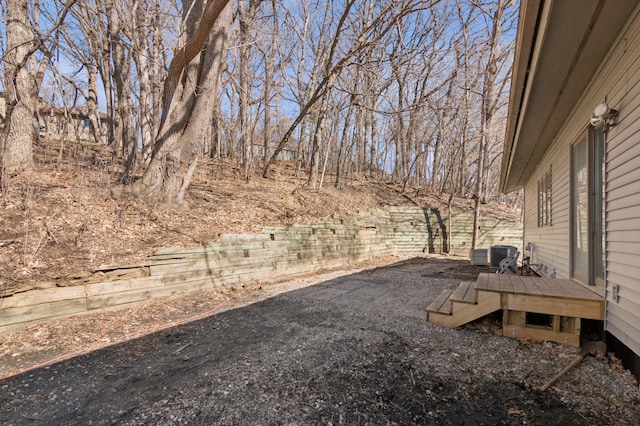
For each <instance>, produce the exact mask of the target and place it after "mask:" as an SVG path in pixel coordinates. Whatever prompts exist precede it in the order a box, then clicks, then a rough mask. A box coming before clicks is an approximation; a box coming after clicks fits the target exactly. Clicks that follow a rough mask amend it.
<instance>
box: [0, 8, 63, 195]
mask: <svg viewBox="0 0 640 426" xmlns="http://www.w3.org/2000/svg"><path fill="white" fill-rule="evenodd" d="M74 2H75V0H67V2H66V3H65V4H62V5H60V4H58V5H57V6H58V8H57V14H56V16H55V18H56V19H57V21H54V22H51V23H50V26H49V29H48V30H47V31H46V32H41V31H40V28H38V25H39V19H40V18H39V13H38V4H36V5H35V9H34V19H33V22H34V24H35V25H36V29H35V30H36V31H37V34H36V32H34V29H33V28H32V27H31V21H30V18H29V2H28V1H27V0H8V1H7V3H6V13H7V21H6V22H7V23H6V44H7V45H6V53H5V58H4V89H5V106H6V111H5V126H4V129H3V131H2V134H1V135H0V185H1V186H2V189H3V194H6V191H7V188H8V180H9V176H10V175H12V174H14V173H20V172H22V171H24V170H28V169H30V168H31V167H32V164H33V154H32V146H33V144H34V143H36V142H37V141H38V135H39V123H38V119H37V115H38V93H39V91H40V85H41V83H42V79H43V78H44V73H45V70H46V69H47V67H48V65H49V61H50V58H51V54H52V52H53V50H54V49H55V47H56V45H57V40H58V39H57V37H54V36H53V35H54V34H55V33H56V32H57V31H58V28H59V27H60V26H61V25H62V24H63V23H64V20H65V18H66V16H67V13H68V12H69V8H70V7H71V6H72V5H73V4H74ZM37 51H40V52H41V53H42V57H41V59H40V62H39V63H38V60H37V58H36V57H35V55H34V54H35V53H36V52H37Z"/></svg>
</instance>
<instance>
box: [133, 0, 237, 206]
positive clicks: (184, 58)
mask: <svg viewBox="0 0 640 426" xmlns="http://www.w3.org/2000/svg"><path fill="white" fill-rule="evenodd" d="M189 6H190V5H185V11H188V13H189V15H187V16H186V19H185V20H186V21H187V22H189V23H191V22H192V19H193V20H194V21H195V23H196V24H195V25H187V26H186V27H187V31H188V35H187V41H186V43H185V46H184V48H183V49H181V50H180V51H178V52H177V53H176V55H175V56H174V58H173V60H172V62H171V64H170V66H169V74H168V76H167V80H166V81H165V87H164V93H163V116H162V120H161V125H160V131H159V133H158V137H157V138H156V142H155V146H154V151H153V154H152V158H151V162H150V163H149V166H148V168H147V170H146V171H145V173H144V175H143V177H142V178H141V179H140V180H139V181H138V182H136V186H135V187H134V190H137V191H138V193H139V194H140V195H141V196H143V197H145V198H151V199H155V200H158V201H161V202H165V203H181V202H182V201H183V200H184V196H185V193H186V190H187V188H188V187H189V184H190V183H191V179H192V177H193V172H194V170H195V166H196V162H197V158H198V154H199V152H200V149H201V146H202V140H203V138H204V136H205V133H206V130H207V127H208V125H209V122H210V120H211V116H212V113H213V110H214V106H215V103H216V102H218V98H219V90H218V89H219V87H218V82H219V81H220V74H221V73H222V68H223V65H224V61H225V58H226V49H225V45H226V41H227V38H228V33H229V28H230V26H231V22H232V12H233V3H231V2H229V1H228V0H209V1H208V2H207V3H206V5H204V11H203V9H202V4H199V3H196V4H194V5H193V6H194V7H193V8H190V7H189ZM198 6H200V7H198ZM194 14H197V15H196V16H194ZM181 76H182V78H181Z"/></svg>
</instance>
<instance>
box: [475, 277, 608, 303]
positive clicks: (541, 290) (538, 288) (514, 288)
mask: <svg viewBox="0 0 640 426" xmlns="http://www.w3.org/2000/svg"><path fill="white" fill-rule="evenodd" d="M476 290H486V291H496V292H500V293H514V294H529V295H536V296H552V297H563V298H568V299H585V300H602V299H603V297H602V296H601V295H599V294H598V293H596V290H597V289H594V290H593V291H592V290H591V289H589V288H587V287H585V286H583V285H581V284H579V283H577V282H575V281H573V280H571V279H562V278H544V277H536V276H521V275H506V274H505V275H501V274H490V273H482V274H480V276H479V277H478V280H477V282H476Z"/></svg>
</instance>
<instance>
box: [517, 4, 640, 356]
mask: <svg viewBox="0 0 640 426" xmlns="http://www.w3.org/2000/svg"><path fill="white" fill-rule="evenodd" d="M605 99H606V100H607V103H608V105H609V106H610V107H612V108H615V109H617V110H618V111H619V113H620V118H619V123H618V125H617V126H615V127H613V128H611V129H610V131H609V133H608V135H607V141H606V148H605V150H606V159H605V170H606V172H605V173H606V178H605V181H606V183H605V185H606V186H605V188H606V200H605V212H606V227H605V230H606V278H605V281H606V282H605V295H606V303H607V305H606V322H605V328H606V330H607V331H608V332H610V333H611V334H613V335H614V336H615V337H616V338H618V339H619V340H620V341H621V342H622V343H624V344H625V345H626V346H627V347H628V348H629V349H631V350H632V351H633V352H635V353H636V354H637V355H639V356H640V6H639V7H638V8H637V9H636V11H635V12H634V14H633V15H632V16H631V17H630V19H629V22H628V23H627V26H626V27H625V29H624V30H623V31H622V33H621V35H620V37H619V38H618V39H617V41H616V43H614V45H613V46H612V49H611V50H610V52H609V54H608V56H607V57H606V58H605V60H604V61H603V63H602V64H601V66H600V68H599V70H598V72H597V73H596V75H595V76H594V78H593V79H592V81H591V83H590V84H589V86H588V88H587V90H586V91H585V92H584V94H583V96H582V97H581V99H580V101H579V102H578V103H577V104H576V106H575V108H574V109H573V111H572V113H571V114H570V116H569V117H568V119H567V121H566V122H565V125H564V126H563V127H562V129H561V130H560V132H559V133H558V134H557V136H556V138H555V140H554V142H553V144H552V145H551V147H550V148H549V150H548V151H547V153H546V154H545V156H544V157H543V160H542V161H541V162H540V163H539V164H538V167H537V169H536V171H535V173H534V174H533V175H532V176H531V178H530V179H529V181H528V182H527V185H526V186H525V232H524V238H525V239H524V243H525V244H526V243H527V242H531V243H532V244H533V253H532V263H539V264H541V265H542V271H541V272H542V273H545V268H544V267H545V266H546V274H547V275H549V274H552V273H553V272H555V276H556V277H558V278H568V277H569V276H570V241H571V238H570V229H571V228H570V202H571V201H570V200H571V197H570V150H571V146H572V144H573V143H574V142H575V141H576V140H577V139H578V138H579V137H580V136H581V135H582V134H583V133H584V131H585V130H586V129H587V128H588V125H589V118H590V117H591V114H592V112H593V109H594V107H595V106H596V105H597V104H599V103H601V102H603V101H604V100H605ZM549 167H551V170H552V209H551V210H552V224H551V226H542V227H538V224H537V205H538V204H537V203H538V200H537V192H538V184H537V183H538V181H539V180H540V179H541V177H542V176H544V173H546V172H547V171H548V170H549ZM614 287H616V289H617V293H618V295H619V299H618V300H614V298H613V290H614Z"/></svg>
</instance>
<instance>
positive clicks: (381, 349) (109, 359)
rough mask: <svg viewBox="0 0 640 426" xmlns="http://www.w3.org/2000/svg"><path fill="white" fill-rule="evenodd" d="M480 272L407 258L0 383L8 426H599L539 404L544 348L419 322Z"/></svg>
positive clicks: (559, 406) (554, 402)
mask: <svg viewBox="0 0 640 426" xmlns="http://www.w3.org/2000/svg"><path fill="white" fill-rule="evenodd" d="M482 271H483V269H482V268H479V267H472V266H470V265H468V261H460V262H457V261H451V260H440V259H424V258H417V259H410V260H407V261H404V262H399V263H397V264H394V265H391V266H388V267H381V268H374V269H370V270H367V271H363V272H361V273H358V274H353V275H349V276H343V277H340V278H336V279H332V280H329V281H325V282H322V283H319V284H316V285H313V286H309V287H305V288H302V289H299V290H295V291H291V292H288V293H284V294H281V295H278V296H276V297H273V298H270V299H267V300H264V301H261V302H259V303H255V304H252V305H249V306H246V307H243V308H239V309H235V310H231V311H227V312H224V313H221V314H218V315H214V316H211V317H209V318H206V319H203V320H199V321H195V322H192V323H189V324H185V325H182V326H179V327H174V328H170V329H166V330H163V331H161V332H158V333H155V334H152V335H148V336H145V337H143V338H139V339H136V340H133V341H129V342H126V343H123V344H119V345H117V346H113V347H109V348H106V349H102V350H99V351H95V352H92V353H90V354H87V355H83V356H80V357H77V358H73V359H70V360H67V361H64V362H61V363H59V364H55V365H51V366H49V367H45V368H42V369H39V370H35V371H31V372H28V373H26V374H22V375H20V376H17V377H13V378H10V379H7V380H5V381H3V382H0V391H1V394H0V418H2V421H3V423H4V424H107V423H119V424H330V423H331V424H334V425H335V424H469V425H471V424H473V425H475V424H487V425H489V424H491V425H494V424H523V423H525V422H526V423H528V424H585V423H592V424H604V423H608V422H609V420H611V419H609V418H607V417H602V416H604V414H597V413H595V414H594V413H591V412H590V411H589V409H588V408H587V409H584V407H583V408H582V409H581V407H579V406H575V405H571V404H568V403H566V402H562V401H561V400H559V399H558V398H556V397H555V396H554V395H555V394H554V393H551V392H549V393H546V394H543V393H540V392H539V391H537V390H535V389H534V388H533V387H532V385H531V384H530V380H531V377H532V376H531V371H529V372H528V374H527V372H526V371H516V368H514V362H515V361H514V360H516V359H517V360H518V362H525V363H529V366H531V367H533V368H535V365H536V363H537V362H538V361H539V360H540V357H541V349H540V346H536V345H523V344H521V343H518V342H516V341H513V340H511V339H507V338H503V337H499V336H494V335H492V334H490V333H483V332H479V331H477V330H448V329H443V328H440V327H437V326H434V325H432V324H428V323H427V322H426V321H425V318H424V317H425V312H424V308H425V306H426V305H427V304H428V302H429V301H431V300H432V299H433V298H434V297H435V296H436V295H437V294H438V293H439V292H440V291H441V290H442V289H443V288H453V287H454V286H455V285H456V284H457V283H458V281H460V280H463V279H473V278H474V277H475V276H477V274H478V273H479V272H482Z"/></svg>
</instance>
